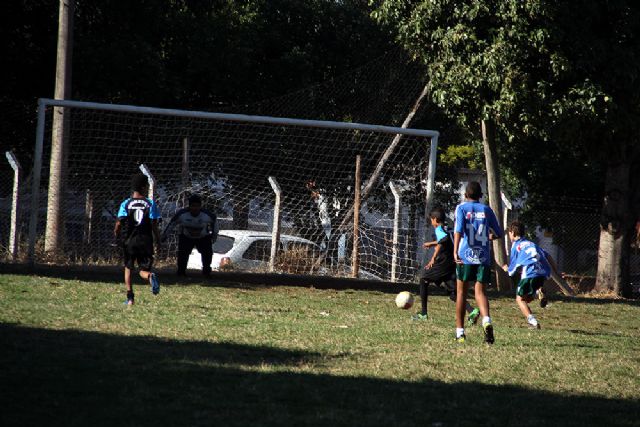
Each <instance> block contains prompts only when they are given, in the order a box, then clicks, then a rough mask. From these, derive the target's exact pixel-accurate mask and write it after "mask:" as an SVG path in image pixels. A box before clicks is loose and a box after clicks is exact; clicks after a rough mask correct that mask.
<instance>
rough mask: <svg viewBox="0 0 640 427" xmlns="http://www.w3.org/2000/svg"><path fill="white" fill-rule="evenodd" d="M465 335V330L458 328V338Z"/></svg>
mask: <svg viewBox="0 0 640 427" xmlns="http://www.w3.org/2000/svg"><path fill="white" fill-rule="evenodd" d="M463 335H464V328H456V338H460V337H461V336H463Z"/></svg>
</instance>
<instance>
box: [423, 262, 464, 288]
mask: <svg viewBox="0 0 640 427" xmlns="http://www.w3.org/2000/svg"><path fill="white" fill-rule="evenodd" d="M455 273H456V270H455V265H454V266H453V267H452V266H449V265H434V266H433V267H431V268H430V269H428V270H427V269H426V268H424V267H422V268H421V271H420V273H419V275H418V279H419V280H420V282H425V283H429V282H431V283H434V284H436V285H439V284H440V283H443V282H447V281H449V280H451V278H452V277H453V275H454V274H455Z"/></svg>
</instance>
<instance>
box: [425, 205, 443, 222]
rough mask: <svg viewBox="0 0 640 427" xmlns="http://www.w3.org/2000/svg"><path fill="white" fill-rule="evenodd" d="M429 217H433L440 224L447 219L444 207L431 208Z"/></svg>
mask: <svg viewBox="0 0 640 427" xmlns="http://www.w3.org/2000/svg"><path fill="white" fill-rule="evenodd" d="M429 217H430V218H431V219H435V220H436V221H437V222H438V224H444V222H445V220H446V217H445V214H444V209H442V208H441V207H436V208H433V209H431V212H429Z"/></svg>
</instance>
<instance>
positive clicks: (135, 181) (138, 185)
mask: <svg viewBox="0 0 640 427" xmlns="http://www.w3.org/2000/svg"><path fill="white" fill-rule="evenodd" d="M131 189H132V190H133V191H137V192H138V193H144V192H145V191H146V190H148V189H149V180H148V179H147V176H146V175H145V174H143V173H137V174H135V175H133V176H132V177H131Z"/></svg>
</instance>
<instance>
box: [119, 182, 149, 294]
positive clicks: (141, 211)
mask: <svg viewBox="0 0 640 427" xmlns="http://www.w3.org/2000/svg"><path fill="white" fill-rule="evenodd" d="M131 184H132V190H133V191H132V194H131V197H129V198H127V199H125V200H124V201H123V202H122V203H121V204H120V209H118V219H117V221H116V225H115V228H114V230H113V233H114V235H115V238H116V240H120V237H121V235H122V234H123V229H124V242H123V254H124V283H125V286H126V288H127V301H126V304H127V305H133V304H134V303H135V301H134V293H133V287H132V285H131V270H132V269H133V268H135V264H136V263H137V264H138V267H139V268H140V277H142V278H143V279H145V280H148V281H149V283H150V284H151V292H152V293H153V294H154V295H157V294H158V293H159V292H160V283H159V282H158V277H157V276H156V274H155V273H152V272H151V267H152V266H153V243H154V238H155V243H156V245H159V244H160V230H159V228H158V220H159V219H160V210H159V209H158V205H156V204H155V202H154V201H153V200H151V199H148V198H147V197H146V196H144V194H146V193H147V192H148V191H149V181H148V180H147V177H146V176H145V175H143V174H136V175H134V176H133V178H132V182H131Z"/></svg>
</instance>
